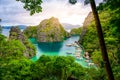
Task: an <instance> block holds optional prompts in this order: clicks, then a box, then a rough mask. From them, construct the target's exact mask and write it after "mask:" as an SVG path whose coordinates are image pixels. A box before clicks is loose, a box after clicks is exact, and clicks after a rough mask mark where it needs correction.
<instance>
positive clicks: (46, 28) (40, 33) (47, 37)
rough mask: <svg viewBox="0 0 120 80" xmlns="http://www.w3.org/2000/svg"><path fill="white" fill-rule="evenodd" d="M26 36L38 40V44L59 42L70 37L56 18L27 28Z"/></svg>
mask: <svg viewBox="0 0 120 80" xmlns="http://www.w3.org/2000/svg"><path fill="white" fill-rule="evenodd" d="M24 34H25V35H26V36H27V37H28V38H36V39H37V41H38V42H59V41H63V40H64V39H65V38H66V37H69V33H67V32H66V31H65V30H64V28H63V26H62V25H61V24H60V22H59V21H58V19H57V18H54V17H51V18H50V19H45V20H43V21H41V23H40V24H39V25H38V26H30V27H27V28H26V29H25V30H24Z"/></svg>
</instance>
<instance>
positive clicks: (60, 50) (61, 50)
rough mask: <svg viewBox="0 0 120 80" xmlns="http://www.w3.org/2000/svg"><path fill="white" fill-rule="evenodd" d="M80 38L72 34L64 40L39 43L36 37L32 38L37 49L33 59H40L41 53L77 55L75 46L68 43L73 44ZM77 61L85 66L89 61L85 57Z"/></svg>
mask: <svg viewBox="0 0 120 80" xmlns="http://www.w3.org/2000/svg"><path fill="white" fill-rule="evenodd" d="M78 39H79V36H72V37H70V38H68V39H66V40H64V41H63V42H52V43H47V42H46V43H45V42H41V43H37V42H36V40H35V39H34V38H30V41H31V42H32V43H33V44H34V45H35V47H36V49H37V53H36V56H34V57H33V58H32V61H36V60H38V59H39V57H40V56H41V55H49V56H68V55H69V56H73V57H75V55H74V53H75V47H74V46H71V47H68V46H66V45H67V44H72V43H74V42H75V41H78ZM67 53H72V54H67ZM81 54H83V53H81ZM76 62H78V63H80V64H81V65H82V66H84V67H86V66H87V65H88V63H87V62H85V59H84V58H83V59H82V60H80V59H76Z"/></svg>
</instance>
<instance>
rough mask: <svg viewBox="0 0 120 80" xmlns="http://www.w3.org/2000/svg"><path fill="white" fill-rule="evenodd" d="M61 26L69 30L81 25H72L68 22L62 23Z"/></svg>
mask: <svg viewBox="0 0 120 80" xmlns="http://www.w3.org/2000/svg"><path fill="white" fill-rule="evenodd" d="M62 26H63V27H64V29H65V30H71V29H73V28H79V27H80V26H81V25H72V24H69V23H62Z"/></svg>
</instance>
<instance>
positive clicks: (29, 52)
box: [8, 27, 36, 58]
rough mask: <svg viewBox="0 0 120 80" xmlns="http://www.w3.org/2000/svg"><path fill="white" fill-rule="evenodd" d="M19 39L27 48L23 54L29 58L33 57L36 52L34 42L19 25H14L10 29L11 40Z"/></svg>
mask: <svg viewBox="0 0 120 80" xmlns="http://www.w3.org/2000/svg"><path fill="white" fill-rule="evenodd" d="M11 40H19V41H20V43H21V44H22V45H23V48H24V49H25V51H24V52H22V54H23V55H24V56H26V57H28V58H30V57H33V56H34V55H35V54H36V49H35V47H34V46H33V44H32V43H30V42H29V41H28V38H27V37H26V36H25V35H24V34H23V33H22V32H21V31H20V29H19V28H18V27H12V28H11V30H10V35H9V40H8V41H11ZM18 49H19V48H18Z"/></svg>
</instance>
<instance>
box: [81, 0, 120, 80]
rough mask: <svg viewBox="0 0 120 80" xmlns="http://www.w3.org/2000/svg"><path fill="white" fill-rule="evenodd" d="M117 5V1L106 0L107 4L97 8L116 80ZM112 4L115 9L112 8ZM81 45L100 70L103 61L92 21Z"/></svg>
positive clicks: (119, 57)
mask: <svg viewBox="0 0 120 80" xmlns="http://www.w3.org/2000/svg"><path fill="white" fill-rule="evenodd" d="M109 1H110V2H109ZM118 3H120V1H118V0H116V1H113V0H108V2H107V3H102V5H100V6H99V7H98V11H99V17H100V21H101V25H102V29H103V33H104V39H105V43H106V46H107V51H108V56H109V59H110V63H111V66H112V69H113V72H114V76H115V79H116V80H118V79H119V77H120V74H119V72H120V71H119V70H120V67H117V66H120V27H119V22H120V14H119V13H120V9H119V6H118V5H117V4H118ZM113 4H115V5H114V6H115V7H113V8H112V7H111V6H112V5H113ZM82 45H83V46H84V47H85V49H86V51H88V52H89V53H90V54H91V58H92V60H93V61H94V62H95V63H96V64H97V66H98V67H100V68H101V69H102V68H103V61H102V56H101V52H100V46H99V42H98V34H97V32H96V27H95V23H94V21H93V22H92V23H91V24H90V25H89V26H88V28H87V31H86V34H85V36H84V38H83V41H82ZM117 70H118V71H117Z"/></svg>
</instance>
